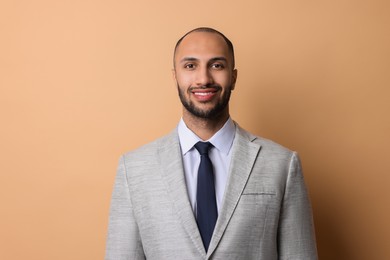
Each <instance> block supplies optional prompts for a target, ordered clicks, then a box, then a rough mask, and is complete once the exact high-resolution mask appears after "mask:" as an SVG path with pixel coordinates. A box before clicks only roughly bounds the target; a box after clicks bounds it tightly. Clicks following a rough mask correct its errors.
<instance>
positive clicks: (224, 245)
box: [106, 126, 317, 260]
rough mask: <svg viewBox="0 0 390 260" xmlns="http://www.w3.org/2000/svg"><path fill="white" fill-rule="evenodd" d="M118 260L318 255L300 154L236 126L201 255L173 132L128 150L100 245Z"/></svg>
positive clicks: (309, 258)
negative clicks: (219, 198) (103, 242)
mask: <svg viewBox="0 0 390 260" xmlns="http://www.w3.org/2000/svg"><path fill="white" fill-rule="evenodd" d="M124 259H127V260H130V259H131V260H133V259H148V260H165V259H169V260H172V259H181V260H186V259H188V260H189V259H193V260H197V259H199V260H200V259H213V260H229V259H242V260H255V259H259V260H276V259H277V260H315V259H317V250H316V243H315V236H314V228H313V222H312V214H311V207H310V203H309V198H308V194H307V191H306V187H305V183H304V179H303V175H302V171H301V166H300V161H299V158H298V155H297V154H296V153H295V152H292V151H290V150H288V149H286V148H283V147H282V146H280V145H278V144H275V143H274V142H272V141H269V140H266V139H263V138H260V137H256V136H253V135H251V134H249V133H248V132H246V131H244V130H243V129H241V128H240V127H238V126H236V136H235V139H234V142H233V146H232V161H231V166H230V169H229V179H228V183H227V186H226V190H225V195H224V199H223V204H222V207H221V210H220V213H219V215H218V220H217V223H216V225H215V229H214V233H213V236H212V238H211V242H210V246H209V249H208V251H207V253H206V251H205V249H204V247H203V244H202V239H201V237H200V234H199V230H198V227H197V224H196V220H195V217H194V214H193V211H192V208H191V204H190V202H189V200H188V196H187V190H186V183H185V177H184V173H183V162H182V156H181V151H180V145H179V138H178V134H177V131H176V130H175V131H174V132H172V133H171V134H170V135H168V136H165V137H163V138H161V139H158V140H157V141H154V142H152V143H150V144H148V145H145V146H143V147H141V148H139V149H137V150H135V151H132V152H129V153H126V154H125V155H123V156H122V157H121V159H120V161H119V166H118V172H117V177H116V181H115V186H114V190H113V195H112V202H111V212H110V219H109V227H108V236H107V247H106V260H124Z"/></svg>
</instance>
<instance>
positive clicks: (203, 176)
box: [195, 142, 218, 252]
mask: <svg viewBox="0 0 390 260" xmlns="http://www.w3.org/2000/svg"><path fill="white" fill-rule="evenodd" d="M211 147H212V144H210V143H209V142H198V143H196V144H195V148H196V150H198V152H199V153H200V165H199V171H198V185H197V191H196V202H197V207H196V212H197V214H196V221H197V223H198V228H199V231H200V235H201V236H202V241H203V245H204V247H205V249H206V252H207V250H208V248H209V244H210V240H211V236H212V235H213V231H214V227H215V223H216V222H217V218H218V211H217V202H216V199H215V186H214V173H213V165H212V163H211V161H210V158H209V149H210V148H211Z"/></svg>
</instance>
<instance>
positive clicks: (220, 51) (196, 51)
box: [175, 32, 230, 60]
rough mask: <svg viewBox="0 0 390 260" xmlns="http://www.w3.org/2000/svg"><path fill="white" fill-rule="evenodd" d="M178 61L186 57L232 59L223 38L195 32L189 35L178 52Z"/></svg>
mask: <svg viewBox="0 0 390 260" xmlns="http://www.w3.org/2000/svg"><path fill="white" fill-rule="evenodd" d="M175 56H176V60H181V59H182V58H184V57H188V56H191V57H194V58H203V57H204V58H206V57H208V56H210V57H213V56H222V57H226V58H228V57H230V55H229V48H228V46H227V43H226V42H225V40H224V39H223V37H222V36H221V35H219V34H217V33H211V32H193V33H190V34H189V35H187V36H186V37H185V38H184V39H183V40H182V42H181V43H180V44H179V46H178V48H177V50H176V55H175Z"/></svg>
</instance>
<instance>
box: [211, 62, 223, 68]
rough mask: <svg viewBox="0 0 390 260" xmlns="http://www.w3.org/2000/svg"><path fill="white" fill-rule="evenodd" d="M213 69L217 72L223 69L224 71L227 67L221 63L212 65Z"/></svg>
mask: <svg viewBox="0 0 390 260" xmlns="http://www.w3.org/2000/svg"><path fill="white" fill-rule="evenodd" d="M211 68H213V69H216V70H221V69H224V68H225V66H224V65H223V64H221V63H213V64H212V65H211Z"/></svg>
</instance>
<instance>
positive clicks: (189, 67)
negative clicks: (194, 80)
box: [184, 63, 195, 70]
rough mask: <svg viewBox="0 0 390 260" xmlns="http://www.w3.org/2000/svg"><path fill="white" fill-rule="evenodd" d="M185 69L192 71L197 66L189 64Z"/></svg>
mask: <svg viewBox="0 0 390 260" xmlns="http://www.w3.org/2000/svg"><path fill="white" fill-rule="evenodd" d="M184 68H185V69H189V70H192V69H194V68H195V64H193V63H187V64H185V65H184Z"/></svg>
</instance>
